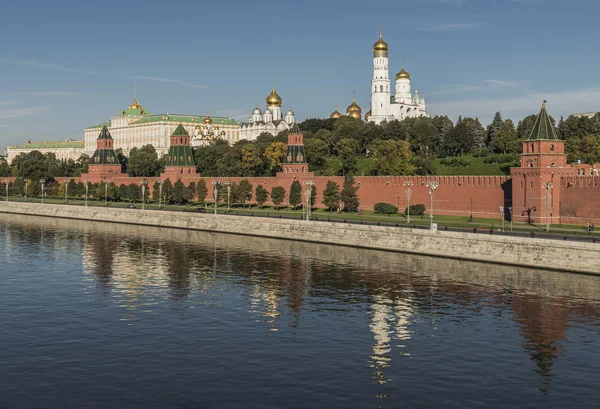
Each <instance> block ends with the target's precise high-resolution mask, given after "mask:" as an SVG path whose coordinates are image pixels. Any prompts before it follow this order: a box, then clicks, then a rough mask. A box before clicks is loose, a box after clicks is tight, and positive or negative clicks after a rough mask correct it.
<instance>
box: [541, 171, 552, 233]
mask: <svg viewBox="0 0 600 409" xmlns="http://www.w3.org/2000/svg"><path fill="white" fill-rule="evenodd" d="M543 186H544V189H546V232H550V198H551V197H552V196H550V189H552V182H546V183H544V184H543Z"/></svg>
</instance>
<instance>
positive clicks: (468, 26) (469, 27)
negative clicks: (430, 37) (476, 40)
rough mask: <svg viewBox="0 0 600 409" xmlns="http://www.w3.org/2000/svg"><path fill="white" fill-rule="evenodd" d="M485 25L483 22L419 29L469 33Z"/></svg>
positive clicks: (439, 25)
mask: <svg viewBox="0 0 600 409" xmlns="http://www.w3.org/2000/svg"><path fill="white" fill-rule="evenodd" d="M484 25H485V23H483V22H481V21H476V22H471V23H442V24H432V25H428V26H423V27H419V30H422V31H469V30H475V29H477V28H481V27H483V26H484Z"/></svg>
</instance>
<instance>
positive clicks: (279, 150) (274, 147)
mask: <svg viewBox="0 0 600 409" xmlns="http://www.w3.org/2000/svg"><path fill="white" fill-rule="evenodd" d="M286 153H287V145H286V144H285V143H283V142H273V143H271V145H269V147H268V148H266V149H265V157H266V160H267V164H268V165H267V166H268V169H269V172H270V174H271V175H272V176H273V175H275V172H281V169H282V166H283V161H284V160H285V154H286Z"/></svg>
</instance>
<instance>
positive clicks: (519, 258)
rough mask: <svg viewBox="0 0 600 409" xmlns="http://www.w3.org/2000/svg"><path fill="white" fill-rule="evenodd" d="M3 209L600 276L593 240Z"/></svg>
mask: <svg viewBox="0 0 600 409" xmlns="http://www.w3.org/2000/svg"><path fill="white" fill-rule="evenodd" d="M0 212H3V213H15V214H28V215H35V216H46V217H55V218H56V217H60V218H67V219H80V220H92V221H103V222H113V223H124V224H136V225H147V226H159V227H169V228H182V229H191V230H202V231H211V232H219V233H229V234H238V235H248V236H259V237H269V238H281V239H290V240H300V241H306V242H313V243H326V244H335V245H344V246H349V247H357V248H367V249H375V250H385V251H396V252H404V253H413V254H423V255H430V256H438V257H448V258H454V259H463V260H475V261H484V262H492V263H499V264H509V265H518V266H527V267H536V268H546V269H553V270H562V271H571V272H582V273H595V274H600V245H598V244H594V243H577V242H564V241H558V240H556V241H555V240H543V239H531V238H516V237H506V236H491V235H486V234H473V233H467V232H465V233H456V232H443V231H439V232H432V231H428V230H412V229H406V228H394V227H382V226H365V225H351V224H339V223H328V222H306V221H301V220H285V219H274V218H258V217H240V216H225V215H218V216H215V215H212V214H197V213H183V212H168V211H158V210H140V209H122V208H121V209H111V208H102V207H82V206H81V207H80V206H66V205H48V204H44V205H41V204H33V203H16V202H8V203H7V202H0ZM483 268H485V267H483Z"/></svg>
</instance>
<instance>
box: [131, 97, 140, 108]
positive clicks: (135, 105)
mask: <svg viewBox="0 0 600 409" xmlns="http://www.w3.org/2000/svg"><path fill="white" fill-rule="evenodd" d="M129 109H142V106H141V105H140V104H139V103H138V100H137V98H134V99H133V104H131V105H129Z"/></svg>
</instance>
